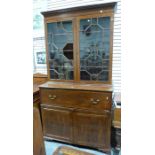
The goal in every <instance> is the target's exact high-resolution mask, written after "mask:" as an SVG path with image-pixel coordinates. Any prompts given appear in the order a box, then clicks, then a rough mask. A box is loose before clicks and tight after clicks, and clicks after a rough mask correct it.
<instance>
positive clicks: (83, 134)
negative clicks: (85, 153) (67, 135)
mask: <svg viewBox="0 0 155 155" xmlns="http://www.w3.org/2000/svg"><path fill="white" fill-rule="evenodd" d="M73 121H74V141H76V143H77V144H79V145H84V146H90V147H94V148H100V149H106V150H108V149H110V128H111V117H110V115H109V114H105V115H98V114H93V113H86V112H84V111H83V112H82V111H78V112H75V113H74V114H73Z"/></svg>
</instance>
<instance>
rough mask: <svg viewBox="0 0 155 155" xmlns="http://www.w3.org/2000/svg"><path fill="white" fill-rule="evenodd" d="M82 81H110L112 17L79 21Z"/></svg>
mask: <svg viewBox="0 0 155 155" xmlns="http://www.w3.org/2000/svg"><path fill="white" fill-rule="evenodd" d="M79 24H80V26H79V36H80V37H79V43H80V79H81V80H91V81H102V82H108V81H109V77H110V74H109V71H110V70H111V67H110V64H111V63H110V61H111V59H110V57H111V56H110V36H111V35H110V33H111V31H110V17H98V18H96V17H95V18H84V19H80V20H79Z"/></svg>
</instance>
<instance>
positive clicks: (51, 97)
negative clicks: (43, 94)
mask: <svg viewBox="0 0 155 155" xmlns="http://www.w3.org/2000/svg"><path fill="white" fill-rule="evenodd" d="M48 97H49V99H51V100H54V99H56V97H57V96H56V95H48Z"/></svg>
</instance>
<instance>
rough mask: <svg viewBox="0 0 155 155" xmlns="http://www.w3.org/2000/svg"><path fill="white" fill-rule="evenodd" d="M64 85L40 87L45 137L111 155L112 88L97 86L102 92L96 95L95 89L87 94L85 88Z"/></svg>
mask: <svg viewBox="0 0 155 155" xmlns="http://www.w3.org/2000/svg"><path fill="white" fill-rule="evenodd" d="M63 84H64V85H63ZM63 84H62V83H60V82H56V83H54V82H46V83H45V84H43V85H41V86H40V93H41V107H42V119H43V130H44V137H45V138H46V139H54V140H61V141H63V142H68V143H72V144H78V145H82V146H89V147H94V148H98V149H100V150H104V151H106V152H108V151H110V134H111V133H110V129H111V106H112V91H111V88H110V86H108V89H107V87H103V88H105V89H101V88H102V86H101V88H100V87H99V86H98V87H97V88H98V90H99V91H94V89H96V85H95V86H94V87H93V85H91V86H92V87H91V88H92V90H91V88H90V86H89V87H88V88H89V89H88V90H87V88H86V87H85V84H77V83H63ZM48 86H49V87H48ZM84 87H85V89H86V90H84ZM79 88H80V89H79ZM101 90H102V91H101ZM105 90H108V91H105ZM49 96H50V97H49ZM92 99H93V100H92ZM98 99H99V100H100V101H97V100H98ZM81 135H82V136H81Z"/></svg>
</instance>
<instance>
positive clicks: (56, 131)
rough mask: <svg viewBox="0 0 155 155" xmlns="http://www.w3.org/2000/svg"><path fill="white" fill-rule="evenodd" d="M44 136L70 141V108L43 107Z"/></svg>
mask: <svg viewBox="0 0 155 155" xmlns="http://www.w3.org/2000/svg"><path fill="white" fill-rule="evenodd" d="M42 120H43V131H44V136H47V137H50V138H53V139H58V140H63V141H68V142H70V141H71V139H72V120H71V111H70V110H68V109H55V108H42Z"/></svg>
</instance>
